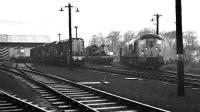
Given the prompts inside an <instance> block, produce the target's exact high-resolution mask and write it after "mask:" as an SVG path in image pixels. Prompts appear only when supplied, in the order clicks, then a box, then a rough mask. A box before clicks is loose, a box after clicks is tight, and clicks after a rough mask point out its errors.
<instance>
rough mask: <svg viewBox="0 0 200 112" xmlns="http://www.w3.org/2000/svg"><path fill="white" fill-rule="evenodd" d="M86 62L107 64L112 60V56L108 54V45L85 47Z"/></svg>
mask: <svg viewBox="0 0 200 112" xmlns="http://www.w3.org/2000/svg"><path fill="white" fill-rule="evenodd" d="M86 62H89V63H94V64H101V65H103V64H105V65H109V64H111V63H112V62H113V57H112V56H110V55H109V52H108V46H106V45H104V44H102V45H101V46H100V47H98V46H97V45H91V46H88V47H86Z"/></svg>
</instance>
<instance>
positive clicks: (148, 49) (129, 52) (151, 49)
mask: <svg viewBox="0 0 200 112" xmlns="http://www.w3.org/2000/svg"><path fill="white" fill-rule="evenodd" d="M163 44H164V39H163V38H162V37H161V36H159V35H155V34H144V35H142V36H140V37H138V38H136V39H133V40H131V41H130V42H129V43H128V44H127V45H128V47H127V49H124V50H123V53H122V56H121V60H120V61H121V63H123V64H126V65H128V66H131V67H132V66H135V67H140V68H145V69H158V68H160V67H161V66H162V65H163V64H164V57H163V55H162V54H163V52H164V51H163Z"/></svg>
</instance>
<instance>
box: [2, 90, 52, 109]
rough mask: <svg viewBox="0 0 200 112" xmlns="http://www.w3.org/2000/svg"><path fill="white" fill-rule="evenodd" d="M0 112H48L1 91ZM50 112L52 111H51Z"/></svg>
mask: <svg viewBox="0 0 200 112" xmlns="http://www.w3.org/2000/svg"><path fill="white" fill-rule="evenodd" d="M0 112H48V111H47V110H45V109H44V108H42V107H38V106H36V105H33V104H31V103H30V102H27V101H25V100H22V99H20V98H17V97H15V96H14V95H11V94H8V93H6V92H4V91H0ZM49 112H50V111H49Z"/></svg>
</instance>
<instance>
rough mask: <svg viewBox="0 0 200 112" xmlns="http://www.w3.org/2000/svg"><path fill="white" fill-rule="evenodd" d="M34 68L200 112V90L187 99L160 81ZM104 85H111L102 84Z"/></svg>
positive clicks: (183, 110)
mask: <svg viewBox="0 0 200 112" xmlns="http://www.w3.org/2000/svg"><path fill="white" fill-rule="evenodd" d="M34 67H35V68H37V69H40V70H41V71H45V72H49V73H52V74H54V75H57V76H60V77H63V78H66V79H68V80H72V81H75V82H79V83H82V84H83V83H86V82H87V83H86V84H87V85H88V86H92V87H94V88H98V89H101V90H105V91H107V92H110V93H113V94H117V95H119V96H123V97H126V98H129V99H132V100H136V101H139V102H142V103H146V104H149V105H152V106H156V107H159V108H163V109H166V110H170V111H173V112H200V89H191V88H186V89H185V90H186V96H185V97H177V88H176V86H175V85H172V84H165V83H162V82H158V81H149V80H137V79H132V80H131V79H129V80H127V79H125V78H127V77H126V76H122V75H117V74H110V73H100V72H94V71H90V70H84V69H74V70H73V71H69V69H68V68H64V67H56V66H44V65H37V66H36V65H35V66H34ZM103 81H107V82H109V83H100V82H103Z"/></svg>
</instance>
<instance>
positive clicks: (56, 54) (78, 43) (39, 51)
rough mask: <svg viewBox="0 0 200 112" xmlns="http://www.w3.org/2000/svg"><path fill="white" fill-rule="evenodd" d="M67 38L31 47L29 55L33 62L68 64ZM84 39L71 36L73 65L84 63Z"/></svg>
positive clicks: (68, 48) (68, 47)
mask: <svg viewBox="0 0 200 112" xmlns="http://www.w3.org/2000/svg"><path fill="white" fill-rule="evenodd" d="M69 45H70V44H69V41H68V40H63V41H60V42H52V43H48V44H44V45H41V46H37V47H35V48H33V49H31V52H30V56H31V59H32V61H33V62H37V63H45V64H53V65H68V64H69V61H70V46H69ZM84 53H85V51H84V40H83V39H82V38H72V58H73V65H74V66H80V65H83V64H84V63H85V54H84Z"/></svg>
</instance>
